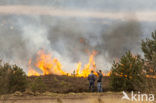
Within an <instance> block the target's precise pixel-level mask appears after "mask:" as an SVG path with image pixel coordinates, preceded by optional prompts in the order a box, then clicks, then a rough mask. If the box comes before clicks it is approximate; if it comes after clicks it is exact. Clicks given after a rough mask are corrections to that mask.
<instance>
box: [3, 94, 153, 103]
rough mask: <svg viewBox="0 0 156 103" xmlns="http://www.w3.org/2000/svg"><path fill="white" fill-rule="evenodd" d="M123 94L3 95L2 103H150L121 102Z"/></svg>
mask: <svg viewBox="0 0 156 103" xmlns="http://www.w3.org/2000/svg"><path fill="white" fill-rule="evenodd" d="M122 96H123V95H122V93H111V92H108V93H69V94H51V93H47V94H46V95H38V96H33V95H32V96H30V95H21V96H14V95H3V96H1V99H0V103H149V102H130V101H126V100H121V98H122ZM151 103H152V102H151ZM153 103H155V102H153Z"/></svg>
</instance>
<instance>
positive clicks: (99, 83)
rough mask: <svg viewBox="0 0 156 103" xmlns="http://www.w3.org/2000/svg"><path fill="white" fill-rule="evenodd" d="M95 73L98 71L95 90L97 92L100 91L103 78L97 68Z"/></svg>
mask: <svg viewBox="0 0 156 103" xmlns="http://www.w3.org/2000/svg"><path fill="white" fill-rule="evenodd" d="M97 73H98V80H97V90H98V92H102V78H103V75H102V71H101V70H99V71H98V72H97Z"/></svg>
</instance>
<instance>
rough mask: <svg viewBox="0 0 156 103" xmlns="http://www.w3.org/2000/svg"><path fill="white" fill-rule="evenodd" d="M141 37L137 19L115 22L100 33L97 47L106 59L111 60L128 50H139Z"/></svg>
mask: <svg viewBox="0 0 156 103" xmlns="http://www.w3.org/2000/svg"><path fill="white" fill-rule="evenodd" d="M141 37H142V30H141V25H140V23H139V22H138V21H137V20H128V21H124V22H120V23H116V24H114V25H112V26H111V27H109V29H108V30H107V32H104V33H103V34H102V37H101V38H102V43H101V45H99V49H100V50H101V51H102V52H103V54H105V55H106V56H107V58H108V60H112V59H113V58H119V57H121V56H122V55H123V54H124V53H125V52H126V51H128V50H131V51H133V52H136V51H137V52H139V50H140V49H139V48H140V41H141Z"/></svg>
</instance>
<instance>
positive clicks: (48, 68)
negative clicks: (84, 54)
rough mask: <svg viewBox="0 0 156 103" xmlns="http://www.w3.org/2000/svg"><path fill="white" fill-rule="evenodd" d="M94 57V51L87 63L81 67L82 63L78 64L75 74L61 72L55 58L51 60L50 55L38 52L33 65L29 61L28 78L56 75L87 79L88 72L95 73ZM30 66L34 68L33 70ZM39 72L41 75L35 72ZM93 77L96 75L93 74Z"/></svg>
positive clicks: (60, 67) (59, 64)
mask: <svg viewBox="0 0 156 103" xmlns="http://www.w3.org/2000/svg"><path fill="white" fill-rule="evenodd" d="M95 55H96V51H94V52H92V53H91V54H90V57H89V62H88V63H87V64H85V65H84V67H82V63H81V62H79V63H78V64H77V68H76V69H75V74H71V73H66V72H65V71H63V70H62V65H61V63H60V62H59V60H58V59H57V58H52V55H51V54H50V53H49V54H46V53H45V52H44V50H40V51H38V53H37V56H36V60H35V63H32V62H31V60H30V61H29V71H28V76H40V75H49V74H56V75H68V76H71V75H74V76H76V77H87V76H88V75H89V74H90V72H91V71H92V70H93V71H96V63H95V60H94V57H95ZM32 66H35V68H34V69H33V68H32ZM36 69H39V70H38V71H41V72H42V73H39V72H37V70H36ZM95 75H97V73H96V72H95Z"/></svg>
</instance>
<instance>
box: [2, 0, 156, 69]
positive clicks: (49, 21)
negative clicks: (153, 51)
mask: <svg viewBox="0 0 156 103" xmlns="http://www.w3.org/2000/svg"><path fill="white" fill-rule="evenodd" d="M155 3H156V1H155V0H150V1H149V0H135V1H132V0H115V1H114V0H0V36H1V38H0V48H1V51H0V58H1V59H3V60H4V61H7V62H10V63H13V64H14V63H15V64H17V65H19V66H21V67H22V68H23V69H24V71H26V72H27V71H28V61H29V59H31V58H34V57H35V54H36V53H37V51H38V50H40V49H44V50H45V51H47V52H50V53H52V54H53V56H54V57H56V58H58V59H59V60H60V61H61V63H62V65H63V69H64V70H65V71H69V72H71V71H72V70H73V68H75V67H76V66H75V65H76V64H77V63H78V62H79V61H82V62H83V64H85V63H87V62H88V56H89V53H90V52H91V51H93V50H96V51H98V53H97V56H96V59H95V60H96V63H97V64H96V65H97V67H98V68H100V69H102V70H103V71H105V70H110V68H111V64H112V61H113V60H114V59H115V58H119V57H121V55H123V54H124V53H125V51H127V50H131V51H132V52H134V53H136V54H141V55H142V52H141V50H140V43H141V40H142V39H145V38H146V37H150V34H151V32H153V31H154V30H155V27H156V7H155ZM82 41H83V42H82ZM86 51H89V53H88V52H86Z"/></svg>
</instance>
